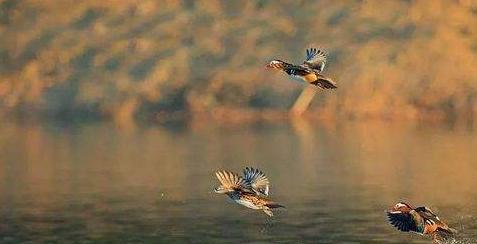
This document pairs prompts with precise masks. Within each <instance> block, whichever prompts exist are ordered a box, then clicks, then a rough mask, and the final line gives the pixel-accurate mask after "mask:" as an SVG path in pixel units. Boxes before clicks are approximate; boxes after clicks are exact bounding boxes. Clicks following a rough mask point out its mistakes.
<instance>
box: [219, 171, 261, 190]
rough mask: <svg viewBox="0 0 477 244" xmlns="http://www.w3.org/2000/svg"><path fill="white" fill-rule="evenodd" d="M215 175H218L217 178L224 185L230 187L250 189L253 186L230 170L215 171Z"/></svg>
mask: <svg viewBox="0 0 477 244" xmlns="http://www.w3.org/2000/svg"><path fill="white" fill-rule="evenodd" d="M215 175H216V176H217V179H218V180H219V181H220V183H221V184H222V186H224V187H225V188H228V189H240V190H248V189H250V188H251V187H252V186H251V185H250V183H249V182H248V181H246V180H245V179H244V178H242V177H240V176H239V175H238V174H236V173H232V172H230V171H226V170H222V171H217V172H215Z"/></svg>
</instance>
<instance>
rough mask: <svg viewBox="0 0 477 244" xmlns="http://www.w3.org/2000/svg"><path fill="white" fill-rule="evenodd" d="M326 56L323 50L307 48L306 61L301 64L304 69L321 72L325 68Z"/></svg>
mask: <svg viewBox="0 0 477 244" xmlns="http://www.w3.org/2000/svg"><path fill="white" fill-rule="evenodd" d="M326 58H327V55H326V53H325V52H324V51H323V50H320V49H316V48H309V49H307V50H306V60H305V62H304V63H303V65H305V66H306V67H308V68H310V69H314V70H318V72H322V71H323V69H324V68H325V64H326Z"/></svg>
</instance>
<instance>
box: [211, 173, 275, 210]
mask: <svg viewBox="0 0 477 244" xmlns="http://www.w3.org/2000/svg"><path fill="white" fill-rule="evenodd" d="M215 175H216V176H217V179H219V181H220V184H221V185H220V186H218V187H216V188H215V189H214V191H215V192H216V193H221V194H227V195H228V196H229V197H230V198H231V199H232V200H234V201H235V202H236V203H238V204H241V205H243V206H245V207H247V208H251V209H257V210H258V209H259V210H263V212H265V213H266V214H267V215H269V216H273V212H272V209H275V208H280V207H282V208H283V207H284V206H283V205H280V204H278V203H275V202H273V201H271V200H269V199H267V198H266V196H268V192H269V188H270V182H269V180H268V178H267V176H266V175H265V174H264V173H263V172H262V171H260V170H258V169H254V168H245V170H244V176H243V177H241V176H239V175H238V174H236V173H233V172H230V171H226V170H222V171H217V172H215Z"/></svg>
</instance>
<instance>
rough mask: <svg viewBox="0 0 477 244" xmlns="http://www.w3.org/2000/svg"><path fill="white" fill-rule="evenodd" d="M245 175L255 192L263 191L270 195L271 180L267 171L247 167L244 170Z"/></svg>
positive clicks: (262, 192) (264, 193)
mask: <svg viewBox="0 0 477 244" xmlns="http://www.w3.org/2000/svg"><path fill="white" fill-rule="evenodd" d="M243 175H244V179H245V181H247V182H248V183H249V184H250V185H251V187H252V190H253V191H254V192H255V193H261V194H263V195H266V196H268V192H269V189H270V181H269V180H268V178H267V176H266V175H265V173H263V172H262V171H261V170H258V169H254V168H248V167H247V168H245V169H244V170H243Z"/></svg>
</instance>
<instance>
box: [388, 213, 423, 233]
mask: <svg viewBox="0 0 477 244" xmlns="http://www.w3.org/2000/svg"><path fill="white" fill-rule="evenodd" d="M387 214H388V220H389V223H390V224H391V225H392V226H394V227H396V228H397V229H398V230H400V231H404V232H409V231H414V232H418V230H417V225H416V222H415V221H414V219H413V218H412V215H411V214H409V213H403V212H387Z"/></svg>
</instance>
